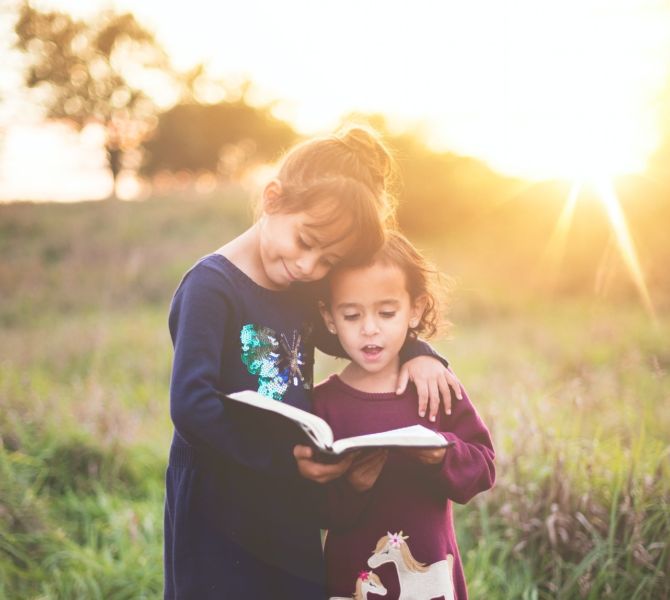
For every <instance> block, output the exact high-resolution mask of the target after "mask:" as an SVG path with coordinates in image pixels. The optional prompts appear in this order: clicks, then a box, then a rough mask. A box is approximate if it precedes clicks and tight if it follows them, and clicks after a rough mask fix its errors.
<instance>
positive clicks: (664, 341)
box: [0, 189, 670, 600]
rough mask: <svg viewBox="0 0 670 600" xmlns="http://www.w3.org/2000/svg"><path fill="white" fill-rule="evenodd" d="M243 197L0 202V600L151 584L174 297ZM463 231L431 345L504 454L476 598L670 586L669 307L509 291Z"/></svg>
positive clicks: (470, 540)
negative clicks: (440, 335) (447, 315)
mask: <svg viewBox="0 0 670 600" xmlns="http://www.w3.org/2000/svg"><path fill="white" fill-rule="evenodd" d="M244 207H245V204H244V198H243V194H242V193H241V192H240V191H239V190H234V189H231V190H228V192H227V193H226V194H225V195H224V198H223V199H220V198H217V197H211V198H201V199H198V200H191V201H186V200H179V199H173V198H162V199H156V200H152V201H148V202H143V203H118V202H107V203H82V204H74V205H56V204H45V205H29V204H21V205H18V204H16V205H6V206H0V256H2V260H1V262H0V405H1V406H2V410H1V411H0V598H7V599H11V600H14V599H17V600H18V599H21V600H23V599H31V598H35V599H36V598H40V599H47V598H49V599H51V598H53V599H55V598H63V599H72V598H86V599H88V598H100V599H105V600H107V599H119V600H120V599H131V598H132V599H136V598H137V599H139V598H158V597H160V596H161V591H162V563H161V561H162V546H161V544H162V507H163V473H164V468H165V461H166V454H167V448H168V444H169V440H170V434H171V424H170V422H169V417H168V380H169V372H170V360H171V347H170V343H169V338H168V334H167V326H166V317H167V310H168V305H169V301H170V297H171V294H172V292H173V290H174V288H175V287H176V285H177V284H178V282H179V278H180V276H181V274H182V273H183V272H184V271H185V270H186V268H187V267H188V266H189V265H190V264H192V263H193V262H194V261H195V260H196V259H197V258H198V257H199V256H201V255H203V254H205V253H207V252H209V251H211V250H213V249H215V248H216V246H217V244H220V243H221V242H223V241H225V240H226V239H229V238H230V237H232V236H233V235H234V234H235V233H236V232H238V231H240V230H241V229H242V228H243V227H244V225H245V223H247V222H248V221H249V211H248V210H247V209H246V208H244ZM466 240H467V236H465V235H464V236H463V238H462V239H461V240H460V243H461V246H462V247H463V248H464V252H463V253H461V254H460V255H459V256H458V257H455V258H457V259H458V260H456V261H455V264H457V265H458V269H459V286H457V288H456V290H455V292H454V295H455V302H454V310H453V313H452V314H451V320H452V321H453V322H454V324H455V327H454V329H453V332H452V335H451V338H450V339H447V340H441V341H438V342H437V345H438V346H439V347H440V349H441V350H442V351H443V353H444V354H445V355H447V356H448V357H449V359H450V361H451V363H452V365H453V367H454V369H455V370H456V372H457V373H458V375H459V377H460V378H461V380H462V381H463V383H464V384H465V386H466V388H467V389H468V392H469V394H470V396H471V398H472V399H473V401H474V402H475V404H476V405H477V406H478V408H479V410H480V412H481V413H482V414H483V416H484V419H485V421H486V422H487V423H488V424H489V425H490V427H491V429H492V432H493V435H494V441H495V444H496V447H497V451H498V459H497V469H498V482H497V485H496V487H495V489H494V490H493V491H492V492H490V493H487V494H484V495H482V496H481V497H478V498H476V499H475V500H474V501H472V502H471V503H470V504H469V505H467V506H465V507H458V508H457V512H456V523H457V529H458V534H459V540H460V547H461V552H462V554H463V557H464V562H465V567H466V572H467V577H468V581H469V589H470V594H471V597H472V598H475V599H478V598H495V599H498V598H501V599H504V598H510V599H516V598H519V599H529V600H530V599H536V598H537V599H540V598H542V599H545V598H562V599H563V598H566V599H567V598H575V599H576V598H589V599H596V598H615V599H621V600H623V599H626V600H628V599H638V598H639V599H642V598H648V599H654V600H656V599H664V598H668V597H670V548H669V547H668V544H669V542H670V460H669V459H670V375H669V373H668V369H670V343H669V342H668V340H669V339H670V317H669V316H668V314H667V312H664V311H661V314H660V315H659V318H658V323H656V324H654V323H653V322H652V321H651V319H650V318H649V317H648V316H647V315H646V314H645V313H644V311H643V310H642V309H641V307H640V306H639V305H638V303H637V302H635V298H634V297H632V298H629V299H624V300H616V301H608V302H606V301H604V300H603V299H602V298H596V297H593V296H592V295H591V294H590V293H588V291H587V292H585V293H582V294H578V295H575V296H573V297H567V296H561V297H557V296H552V295H549V294H545V295H540V294H535V295H532V296H531V294H530V293H526V294H525V295H524V293H523V290H519V289H518V288H519V286H517V291H516V293H515V294H514V296H513V297H512V296H510V295H505V294H504V292H503V291H502V290H501V288H500V286H499V282H500V280H501V279H503V277H501V273H500V272H499V269H498V268H497V267H496V266H495V265H489V266H490V275H491V277H490V279H487V272H486V269H485V268H484V267H483V266H482V265H481V264H479V265H477V260H478V256H477V255H475V254H476V253H474V252H470V253H468V252H467V249H468V247H467V241H466ZM424 242H425V245H426V246H427V247H431V248H438V247H441V246H440V244H439V243H438V241H437V240H432V241H431V240H424ZM450 243H452V242H450ZM445 254H448V252H447V251H445ZM435 255H436V256H437V255H440V252H438V251H437V250H436V254H435ZM466 256H469V258H468V260H469V261H470V262H467V260H466V259H465V258H464V257H466ZM470 266H472V272H473V273H474V272H476V273H477V278H476V280H475V279H468V277H467V273H468V272H469V269H470ZM475 266H476V269H475ZM523 273H524V271H523V266H520V267H519V269H518V270H517V271H516V272H514V273H512V272H510V273H505V274H503V275H507V276H508V278H513V277H515V278H518V279H520V280H522V279H523V276H522V274H523ZM492 282H495V283H492ZM333 368H339V365H338V362H337V361H334V360H332V359H322V360H320V361H319V364H318V375H319V376H320V377H323V376H324V375H325V374H327V373H328V372H329V370H330V369H333Z"/></svg>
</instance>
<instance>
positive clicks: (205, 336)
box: [169, 266, 293, 470]
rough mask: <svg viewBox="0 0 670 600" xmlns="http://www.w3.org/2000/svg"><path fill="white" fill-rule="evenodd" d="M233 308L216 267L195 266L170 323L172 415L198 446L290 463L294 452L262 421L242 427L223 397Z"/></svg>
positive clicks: (239, 457) (263, 463) (246, 461)
mask: <svg viewBox="0 0 670 600" xmlns="http://www.w3.org/2000/svg"><path fill="white" fill-rule="evenodd" d="M230 312H231V307H230V305H229V301H228V299H227V297H226V294H225V292H224V290H222V289H221V284H220V282H219V281H217V273H216V271H214V270H212V269H209V268H207V267H202V266H199V267H195V268H194V269H193V270H191V271H190V272H189V273H188V274H187V276H186V277H185V279H184V280H183V282H182V284H181V285H180V287H179V289H178V291H177V293H176V294H175V297H174V299H173V303H172V307H171V311H170V317H169V325H170V333H171V336H172V340H173V344H174V362H173V368H172V378H171V383H170V415H171V417H172V421H173V423H174V426H175V429H176V430H177V432H178V433H179V435H181V436H182V437H183V438H184V439H185V440H187V441H188V442H189V443H190V444H192V445H194V446H203V445H204V446H206V447H208V449H209V450H214V451H215V452H217V453H220V454H223V455H225V456H226V457H228V458H229V459H232V460H234V461H236V462H238V463H241V464H242V465H244V466H246V467H250V468H253V469H261V470H270V469H277V468H288V466H289V465H291V463H292V462H293V461H292V457H289V456H286V454H287V452H286V448H283V447H282V448H280V447H278V445H277V444H276V443H275V442H274V438H273V436H272V435H268V432H267V431H265V428H264V427H263V425H262V421H259V422H258V427H256V422H255V421H250V422H252V423H253V424H254V426H253V427H248V428H244V429H242V428H241V427H240V426H239V423H234V422H233V420H232V419H231V418H230V417H231V415H230V414H229V413H228V411H229V410H230V408H229V407H226V405H225V404H224V403H223V402H222V401H221V396H222V394H223V393H224V392H230V391H236V390H230V389H222V386H223V384H224V382H222V376H221V373H222V368H223V365H222V363H223V361H224V340H226V339H228V336H230V335H235V333H234V332H233V331H232V328H231V326H230V324H229V322H228V321H229V319H228V317H229V313H230Z"/></svg>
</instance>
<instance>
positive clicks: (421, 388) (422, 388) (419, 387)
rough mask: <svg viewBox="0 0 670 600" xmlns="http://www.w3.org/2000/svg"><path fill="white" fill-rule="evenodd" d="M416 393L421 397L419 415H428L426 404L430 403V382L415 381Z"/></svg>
mask: <svg viewBox="0 0 670 600" xmlns="http://www.w3.org/2000/svg"><path fill="white" fill-rule="evenodd" d="M414 385H415V386H416V393H417V395H418V397H419V416H420V417H425V416H426V405H427V404H428V384H427V383H426V382H425V381H415V382H414Z"/></svg>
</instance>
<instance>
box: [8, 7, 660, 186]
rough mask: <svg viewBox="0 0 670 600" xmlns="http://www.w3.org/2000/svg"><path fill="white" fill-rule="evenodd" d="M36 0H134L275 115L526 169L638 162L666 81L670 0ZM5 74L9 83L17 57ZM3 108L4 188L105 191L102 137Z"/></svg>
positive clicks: (183, 57)
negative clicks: (414, 132)
mask: <svg viewBox="0 0 670 600" xmlns="http://www.w3.org/2000/svg"><path fill="white" fill-rule="evenodd" d="M34 4H35V5H36V6H38V7H40V8H58V9H64V10H68V11H71V12H72V13H73V14H75V15H76V16H80V17H86V16H88V15H90V14H91V13H92V12H94V11H96V10H99V9H100V8H105V7H114V8H116V9H117V10H131V9H132V11H133V12H134V13H135V14H136V16H137V17H138V19H139V20H140V21H141V22H142V23H144V24H145V25H147V26H148V27H149V28H151V29H152V30H154V31H155V33H156V35H157V38H158V40H159V41H160V42H161V44H162V45H163V46H164V47H165V48H166V49H167V50H168V52H169V54H170V57H171V59H172V61H173V63H174V64H175V65H176V66H177V67H178V68H182V69H186V68H189V67H191V66H193V65H194V64H196V63H198V62H205V64H206V65H207V67H208V69H209V71H210V72H211V73H212V74H213V75H217V76H221V77H225V78H226V79H228V80H229V81H242V80H244V79H245V78H246V79H251V80H252V81H253V82H254V90H255V91H254V96H252V99H254V100H256V101H258V102H265V101H272V100H280V103H279V105H278V107H277V112H278V116H281V117H283V118H286V119H288V120H290V121H291V122H292V123H293V124H294V125H295V126H296V127H297V128H298V129H299V130H300V131H302V132H304V133H308V134H309V133H317V132H319V133H320V132H323V131H328V130H330V129H331V128H333V127H334V126H336V125H337V123H338V122H339V120H340V118H341V116H342V115H343V114H346V113H348V112H351V111H360V112H384V113H386V114H388V115H389V116H390V118H391V122H392V124H394V125H395V126H396V127H398V128H403V127H409V126H411V127H413V128H418V129H420V130H421V131H422V133H423V135H424V136H425V138H426V140H427V142H428V143H429V144H430V145H431V146H433V147H434V148H435V149H440V150H450V151H453V152H456V153H459V154H463V155H469V156H474V157H477V158H480V159H482V160H484V161H486V162H487V163H488V164H489V165H491V166H492V167H493V168H495V169H497V170H499V171H500V172H503V173H505V174H509V175H514V176H521V177H526V178H535V179H537V178H545V177H563V178H567V179H574V178H577V177H583V176H611V175H617V174H622V173H626V172H640V171H642V170H644V167H645V164H646V160H647V159H648V157H649V156H650V154H651V153H652V152H653V151H654V149H655V148H656V147H657V145H658V144H659V141H660V135H661V131H660V127H659V122H660V117H661V112H660V110H661V100H662V97H663V96H662V95H663V93H664V92H666V93H667V91H666V90H667V89H668V88H669V87H670V2H667V1H658V0H654V1H647V0H599V1H595V0H560V1H554V0H551V1H549V0H508V1H505V2H500V1H499V0H498V1H493V0H469V1H468V2H463V1H462V0H439V1H437V0H430V1H429V0H413V1H412V2H409V1H407V0H404V1H402V2H400V1H394V0H389V1H386V2H383V1H380V0H379V1H373V0H357V1H356V2H354V1H352V0H341V1H339V2H337V3H335V2H313V1H309V0H284V1H283V2H276V1H268V0H245V2H229V1H225V0H224V1H222V2H217V3H213V2H209V1H207V0H190V2H188V3H182V2H165V1H164V0H163V1H162V2H159V1H158V0H143V1H142V2H136V1H132V0H115V1H111V0H106V1H104V2H103V1H98V0H87V2H85V3H84V2H81V1H76V0H49V1H47V0H44V1H42V2H34ZM13 60H14V61H15V62H16V59H13ZM7 64H10V65H11V64H14V63H12V61H9V62H8V63H7ZM0 77H2V78H3V81H4V89H8V88H12V89H13V88H14V87H15V82H16V72H15V70H14V71H12V68H11V67H5V69H4V71H0ZM2 89H3V87H2V86H1V85H0V93H1V91H2ZM4 96H7V97H9V96H12V94H4ZM12 97H13V96H12ZM168 99H169V98H167V97H163V101H165V102H167V101H168ZM12 102H13V104H12ZM5 104H7V105H9V106H13V107H14V108H7V107H5V110H4V116H5V118H6V117H7V114H9V116H10V117H11V119H10V120H11V122H12V124H13V126H12V127H10V128H9V130H8V131H7V133H6V134H5V139H4V152H3V154H2V155H0V197H5V198H6V197H8V196H9V197H11V196H13V197H18V196H21V195H26V196H30V195H31V194H32V195H34V196H39V195H43V196H51V197H58V198H59V199H68V198H70V199H77V198H80V197H93V196H96V194H97V195H98V196H100V195H106V190H105V185H108V183H107V184H106V183H105V182H106V181H107V179H108V177H107V175H106V173H105V172H104V168H103V165H104V155H102V154H100V152H99V151H98V152H96V144H98V142H99V133H96V132H89V133H87V134H86V135H85V136H84V138H83V139H78V138H77V137H76V136H74V137H73V136H72V135H68V134H67V133H66V132H64V131H63V130H62V128H61V130H56V129H55V128H53V127H52V128H49V127H44V126H43V125H41V124H40V123H39V121H38V114H37V112H36V111H35V110H34V109H32V108H28V107H27V105H26V102H25V101H23V100H22V101H21V102H18V101H16V100H13V101H10V100H7V102H6V103H5ZM2 118H3V110H2V109H0V119H2ZM56 148H60V152H58V151H57V150H56ZM96 165H97V166H96ZM32 172H39V173H40V174H41V177H39V178H35V177H32V178H31V177H29V176H28V175H29V174H30V173H32Z"/></svg>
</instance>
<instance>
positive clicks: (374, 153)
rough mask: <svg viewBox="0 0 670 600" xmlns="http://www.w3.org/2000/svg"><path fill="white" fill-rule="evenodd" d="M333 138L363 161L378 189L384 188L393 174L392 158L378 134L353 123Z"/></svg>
mask: <svg viewBox="0 0 670 600" xmlns="http://www.w3.org/2000/svg"><path fill="white" fill-rule="evenodd" d="M335 138H336V139H337V140H339V141H340V142H341V143H342V144H343V145H344V146H346V147H347V148H348V149H349V151H350V152H352V153H353V154H354V155H356V157H357V158H358V159H359V160H360V161H361V163H363V164H364V165H365V166H366V167H367V169H368V171H369V172H370V178H371V180H372V181H374V182H375V184H376V186H378V188H379V190H386V188H387V187H388V183H389V179H390V178H391V176H392V175H393V172H394V167H393V158H392V156H391V153H390V152H389V150H388V148H387V147H386V146H385V145H384V143H383V142H382V140H381V138H380V136H379V135H378V134H377V133H376V132H375V131H373V130H372V129H368V128H367V127H363V126H361V125H354V126H350V127H347V128H346V129H343V130H341V131H338V132H337V133H336V134H335Z"/></svg>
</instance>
